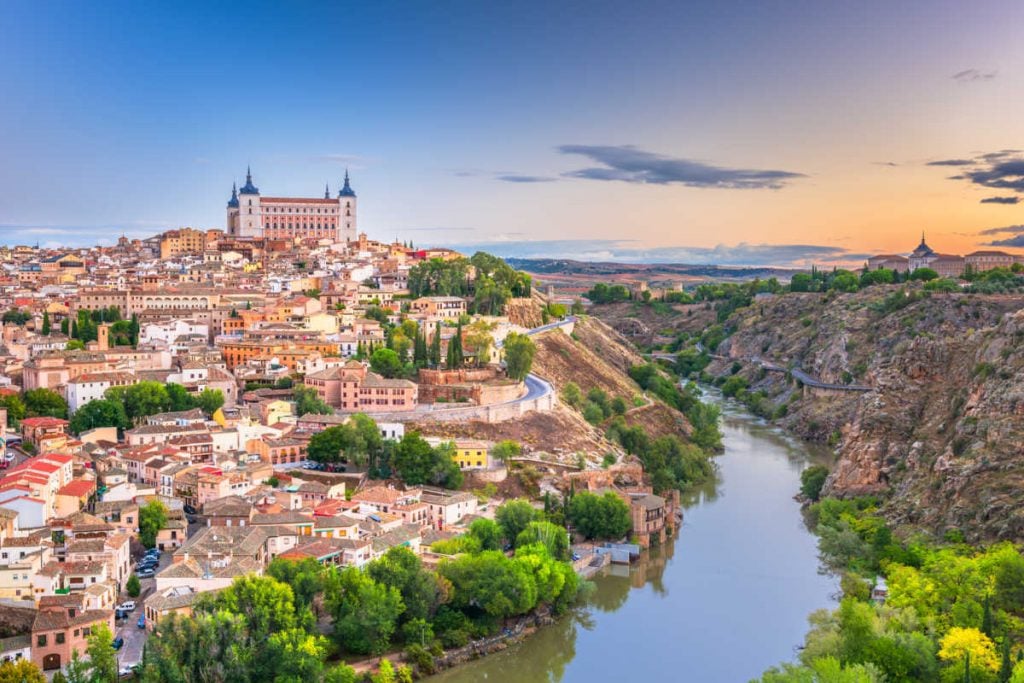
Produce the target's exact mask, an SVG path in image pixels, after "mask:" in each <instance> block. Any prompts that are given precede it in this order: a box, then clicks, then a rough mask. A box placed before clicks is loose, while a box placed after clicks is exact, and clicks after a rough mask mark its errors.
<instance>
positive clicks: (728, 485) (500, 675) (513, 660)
mask: <svg viewBox="0 0 1024 683" xmlns="http://www.w3.org/2000/svg"><path fill="white" fill-rule="evenodd" d="M722 407H723V419H722V433H723V437H724V445H725V452H724V453H723V454H722V455H721V456H719V457H718V458H717V459H716V460H717V463H718V476H717V481H716V482H714V483H713V484H708V485H707V486H706V487H704V488H703V490H700V491H696V492H694V493H692V494H691V495H690V496H689V497H688V500H686V501H684V505H685V506H686V509H685V513H684V514H685V520H684V525H683V528H682V530H681V531H680V533H679V536H678V538H677V539H676V540H675V541H674V542H673V543H671V544H668V545H666V547H664V548H662V549H661V550H660V551H659V550H654V551H652V552H651V553H650V554H648V555H646V556H645V557H644V558H643V559H642V560H641V561H640V562H639V563H637V564H636V565H634V566H633V567H632V568H631V569H630V568H626V567H612V568H611V571H610V572H609V573H608V574H607V575H604V576H599V577H597V578H596V579H595V582H596V584H597V591H596V594H595V595H594V596H593V599H592V600H591V601H590V604H588V605H587V606H586V607H584V608H580V609H579V610H577V612H576V614H574V615H572V616H568V617H566V618H564V619H562V620H560V621H559V622H558V623H556V624H554V625H552V626H547V627H544V628H542V629H540V630H539V631H538V632H537V633H536V634H535V635H533V636H531V637H529V638H527V639H525V640H524V641H522V642H521V643H518V644H515V645H513V646H511V647H510V648H509V649H508V650H505V651H503V652H500V653H498V654H494V655H491V656H489V657H485V658H483V659H479V660H476V661H474V662H470V663H468V664H465V665H462V666H459V667H456V668H455V669H451V670H449V671H447V672H445V673H443V674H441V675H438V676H436V677H434V678H432V679H431V681H432V682H434V683H472V682H476V681H494V682H496V683H537V682H539V681H549V682H552V683H555V682H564V683H595V682H596V681H692V682H694V683H718V682H722V683H737V682H738V683H744V682H746V681H749V680H750V679H751V678H755V677H757V676H760V674H761V672H763V671H764V670H765V669H766V668H768V667H770V666H772V665H774V664H777V663H780V662H782V661H788V660H792V659H793V658H794V656H795V652H796V647H797V646H799V645H800V643H802V642H803V637H804V634H805V633H806V631H807V615H808V614H809V613H810V612H812V611H814V610H816V609H819V608H822V607H830V606H832V605H833V604H834V602H833V597H832V596H833V595H834V594H835V593H836V591H837V584H836V580H835V579H834V578H833V577H831V576H827V575H823V574H820V573H819V571H818V568H819V563H818V559H817V551H816V546H815V538H814V536H813V535H812V534H811V533H810V532H809V531H808V530H807V528H806V526H805V525H804V522H803V518H802V516H801V513H800V506H799V505H798V504H797V503H796V502H795V501H794V500H793V495H794V494H795V493H796V492H797V490H798V488H799V483H800V472H801V471H802V470H803V469H804V467H806V466H807V465H808V464H809V463H811V462H814V461H817V460H819V459H820V458H822V457H824V455H823V454H822V453H816V452H814V451H813V450H812V449H810V448H809V447H808V446H806V445H804V444H801V443H799V442H796V441H793V440H791V439H789V438H788V437H786V436H784V435H782V434H780V433H779V432H778V431H777V430H775V429H772V428H770V427H767V426H765V425H763V424H762V423H761V422H760V421H758V420H757V419H756V418H753V417H751V416H749V415H748V414H746V413H744V412H741V410H740V409H738V408H736V407H735V406H730V405H723V406H722Z"/></svg>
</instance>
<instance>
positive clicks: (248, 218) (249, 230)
mask: <svg viewBox="0 0 1024 683" xmlns="http://www.w3.org/2000/svg"><path fill="white" fill-rule="evenodd" d="M238 203H239V207H238V209H239V213H238V234H237V236H238V237H263V215H262V213H261V211H260V188H258V187H256V186H255V185H253V184H252V171H251V170H250V169H248V168H247V169H246V170H245V185H242V188H241V189H240V190H238Z"/></svg>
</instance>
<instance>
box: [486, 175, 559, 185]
mask: <svg viewBox="0 0 1024 683" xmlns="http://www.w3.org/2000/svg"><path fill="white" fill-rule="evenodd" d="M495 178H497V179H498V180H503V181H505V182H506V183H553V182H555V181H557V180H558V178H549V177H548V176H542V175H518V174H515V173H507V174H504V175H498V176H495Z"/></svg>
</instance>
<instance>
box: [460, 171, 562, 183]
mask: <svg viewBox="0 0 1024 683" xmlns="http://www.w3.org/2000/svg"><path fill="white" fill-rule="evenodd" d="M451 173H452V175H454V176H456V177H458V178H493V179H494V180H500V181H502V182H504V183H524V184H530V183H553V182H556V181H557V180H558V178H554V177H552V176H546V175H534V174H531V173H517V172H515V171H485V170H483V169H479V168H459V169H455V170H454V171H452V172H451Z"/></svg>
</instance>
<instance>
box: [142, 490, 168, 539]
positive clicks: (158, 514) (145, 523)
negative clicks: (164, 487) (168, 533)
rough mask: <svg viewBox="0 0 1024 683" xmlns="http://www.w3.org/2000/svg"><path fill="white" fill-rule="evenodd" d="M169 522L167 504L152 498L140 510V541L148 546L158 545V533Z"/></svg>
mask: <svg viewBox="0 0 1024 683" xmlns="http://www.w3.org/2000/svg"><path fill="white" fill-rule="evenodd" d="M166 524H167V506H165V505H164V504H163V503H161V502H160V501H159V500H151V501H149V502H148V503H146V504H145V505H144V506H142V508H141V509H140V510H139V541H140V542H141V543H142V545H144V546H146V547H147V548H152V547H154V546H156V535H157V534H158V533H159V532H160V530H161V529H163V528H164V526H165V525H166Z"/></svg>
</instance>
